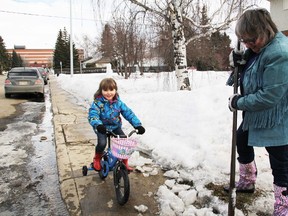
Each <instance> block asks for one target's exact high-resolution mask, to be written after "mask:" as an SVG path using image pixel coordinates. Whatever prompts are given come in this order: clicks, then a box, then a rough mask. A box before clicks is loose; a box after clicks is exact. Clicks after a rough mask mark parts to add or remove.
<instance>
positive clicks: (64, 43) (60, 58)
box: [53, 28, 79, 69]
mask: <svg viewBox="0 0 288 216" xmlns="http://www.w3.org/2000/svg"><path fill="white" fill-rule="evenodd" d="M60 62H61V63H62V68H70V36H69V35H68V33H67V31H66V29H65V28H64V30H63V31H62V30H61V29H60V31H59V33H58V36H57V40H56V44H55V50H54V58H53V65H54V68H56V69H60V67H61V66H60ZM73 66H74V67H78V66H79V56H78V51H77V49H76V48H75V44H74V43H73Z"/></svg>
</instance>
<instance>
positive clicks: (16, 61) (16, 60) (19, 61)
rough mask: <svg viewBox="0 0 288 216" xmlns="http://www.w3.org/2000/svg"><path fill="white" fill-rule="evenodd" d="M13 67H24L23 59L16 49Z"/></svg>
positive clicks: (13, 54) (13, 53)
mask: <svg viewBox="0 0 288 216" xmlns="http://www.w3.org/2000/svg"><path fill="white" fill-rule="evenodd" d="M11 66H12V68H13V67H23V60H22V58H21V56H20V55H18V54H17V53H16V51H15V50H13V52H12V65H11Z"/></svg>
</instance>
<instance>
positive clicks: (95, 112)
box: [88, 96, 141, 131]
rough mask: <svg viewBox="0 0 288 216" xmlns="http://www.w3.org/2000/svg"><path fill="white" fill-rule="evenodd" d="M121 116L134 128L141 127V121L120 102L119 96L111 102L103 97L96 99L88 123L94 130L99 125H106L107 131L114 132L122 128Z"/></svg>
mask: <svg viewBox="0 0 288 216" xmlns="http://www.w3.org/2000/svg"><path fill="white" fill-rule="evenodd" d="M120 114H121V115H122V116H123V117H124V118H125V119H126V120H127V121H128V122H129V123H130V124H131V125H132V126H133V127H134V128H135V127H138V126H141V122H140V120H139V119H138V118H137V116H136V115H135V114H134V113H133V111H132V110H131V109H130V108H129V107H128V106H127V105H126V104H125V103H123V102H122V101H121V100H120V98H119V96H117V97H116V99H115V100H113V101H111V102H110V101H108V100H106V99H105V98H104V97H103V96H99V97H98V98H96V99H95V100H94V101H93V103H92V104H91V107H90V109H89V114H88V121H89V124H90V125H91V126H92V127H93V128H95V127H97V126H98V125H105V126H106V128H107V130H111V131H113V130H115V129H116V128H119V127H121V126H122V120H121V116H120Z"/></svg>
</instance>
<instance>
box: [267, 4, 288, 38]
mask: <svg viewBox="0 0 288 216" xmlns="http://www.w3.org/2000/svg"><path fill="white" fill-rule="evenodd" d="M268 1H270V13H271V17H272V19H273V21H274V22H275V24H276V25H277V27H278V30H279V31H282V32H283V33H284V34H285V35H286V36H288V18H287V17H288V0H268Z"/></svg>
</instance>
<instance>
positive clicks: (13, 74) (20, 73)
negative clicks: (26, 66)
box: [8, 71, 37, 77]
mask: <svg viewBox="0 0 288 216" xmlns="http://www.w3.org/2000/svg"><path fill="white" fill-rule="evenodd" d="M8 76H9V77H11V76H37V72H36V71H25V72H24V71H22V72H20V71H19V72H9V73H8Z"/></svg>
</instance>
